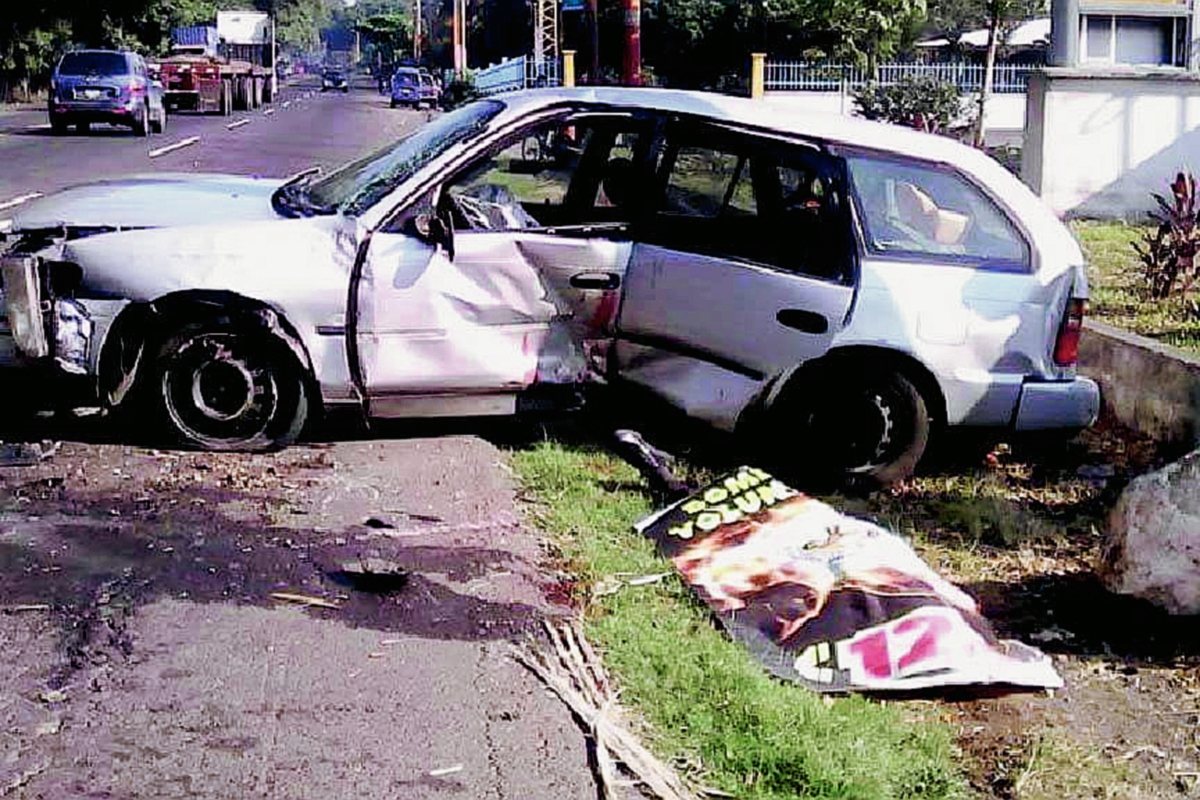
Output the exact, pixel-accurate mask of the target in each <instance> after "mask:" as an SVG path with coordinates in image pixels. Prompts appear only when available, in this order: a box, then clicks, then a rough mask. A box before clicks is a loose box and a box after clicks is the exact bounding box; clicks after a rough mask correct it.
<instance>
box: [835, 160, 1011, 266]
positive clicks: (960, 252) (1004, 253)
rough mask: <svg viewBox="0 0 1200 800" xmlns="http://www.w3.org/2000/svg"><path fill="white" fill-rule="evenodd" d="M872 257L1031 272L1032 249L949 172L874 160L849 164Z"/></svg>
mask: <svg viewBox="0 0 1200 800" xmlns="http://www.w3.org/2000/svg"><path fill="white" fill-rule="evenodd" d="M847 163H848V164H849V166H850V173H851V175H852V178H853V182H854V189H855V192H856V194H857V198H858V204H859V208H860V217H861V219H862V223H863V233H864V236H865V239H866V245H867V249H868V250H869V251H871V252H872V253H875V254H878V255H885V256H897V257H905V258H916V259H920V260H924V259H928V258H933V259H935V260H938V261H946V262H950V263H961V264H964V265H978V266H983V267H986V268H990V269H999V270H1005V271H1007V270H1020V271H1024V270H1026V269H1028V267H1029V245H1028V243H1027V242H1026V241H1025V238H1024V237H1023V236H1022V235H1021V233H1020V231H1019V230H1017V228H1016V226H1015V225H1014V224H1013V223H1012V221H1011V220H1010V219H1009V218H1008V216H1007V215H1006V214H1005V213H1004V212H1003V211H1002V210H1001V209H1000V208H999V206H997V205H996V203H994V202H993V201H992V200H991V198H989V197H987V196H986V195H984V194H983V192H982V191H980V190H979V189H978V188H977V187H976V186H975V185H974V184H972V183H970V182H969V181H968V180H966V179H965V178H963V177H962V176H961V175H959V174H958V173H956V172H954V171H952V170H950V169H947V168H943V167H937V166H934V165H923V164H918V163H916V162H910V161H900V160H896V159H888V158H875V157H869V156H857V155H855V156H850V157H849V158H848V159H847Z"/></svg>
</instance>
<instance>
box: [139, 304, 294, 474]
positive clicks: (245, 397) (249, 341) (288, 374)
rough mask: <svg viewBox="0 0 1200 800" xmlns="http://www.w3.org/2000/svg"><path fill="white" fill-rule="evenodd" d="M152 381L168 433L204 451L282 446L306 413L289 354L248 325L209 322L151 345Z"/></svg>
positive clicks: (292, 435)
mask: <svg viewBox="0 0 1200 800" xmlns="http://www.w3.org/2000/svg"><path fill="white" fill-rule="evenodd" d="M153 386H154V388H155V390H156V392H155V393H156V394H157V397H156V398H155V399H156V400H157V405H158V408H159V410H160V412H161V417H162V422H163V423H164V424H165V426H166V428H167V431H168V432H169V433H170V434H172V435H173V436H174V438H175V439H177V440H178V441H179V442H180V443H181V444H184V445H186V446H190V447H199V448H202V449H205V450H246V451H264V450H273V449H277V448H280V447H286V446H287V445H289V444H291V443H292V442H294V441H295V440H296V439H297V438H298V437H299V435H300V433H301V431H302V430H303V428H304V423H305V420H306V418H307V416H308V394H307V388H306V386H305V381H304V375H303V373H302V370H301V367H300V365H299V364H298V363H297V361H296V358H295V356H294V355H293V354H292V353H291V352H290V351H289V350H288V349H287V347H286V346H284V345H283V344H282V343H281V342H280V341H279V340H278V339H276V338H275V337H274V336H272V335H270V334H268V333H265V332H262V331H257V330H254V329H252V328H239V327H230V326H226V325H222V324H219V323H212V324H209V325H205V324H200V325H194V326H189V327H188V328H186V329H184V330H182V331H180V332H178V333H177V334H175V335H174V336H172V337H170V338H169V339H168V340H167V341H166V342H165V343H164V344H163V346H162V347H161V348H160V349H159V351H158V358H157V360H156V369H155V380H154V382H153Z"/></svg>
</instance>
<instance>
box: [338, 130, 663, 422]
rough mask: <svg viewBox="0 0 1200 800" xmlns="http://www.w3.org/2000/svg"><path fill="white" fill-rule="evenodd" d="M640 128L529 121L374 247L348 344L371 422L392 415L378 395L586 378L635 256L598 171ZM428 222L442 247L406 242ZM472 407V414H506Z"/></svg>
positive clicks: (497, 390) (482, 391)
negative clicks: (441, 226)
mask: <svg viewBox="0 0 1200 800" xmlns="http://www.w3.org/2000/svg"><path fill="white" fill-rule="evenodd" d="M639 124H640V123H635V122H632V121H628V122H624V123H623V122H622V121H620V120H611V119H607V118H593V119H582V118H559V119H555V120H552V121H549V122H544V123H539V124H538V125H537V126H535V127H533V128H530V129H527V130H524V131H522V132H520V133H519V134H516V135H514V136H512V137H510V138H508V139H506V140H505V141H503V142H501V143H499V144H498V145H497V146H496V147H494V148H491V149H489V151H488V152H487V153H485V154H484V155H482V156H481V157H480V158H479V159H477V160H475V161H474V162H472V163H471V164H470V165H469V166H467V167H466V168H464V169H463V170H460V171H459V172H458V173H457V174H456V175H454V176H450V177H449V178H448V179H447V181H446V182H445V183H443V184H442V185H441V186H440V187H439V188H438V190H437V191H436V192H435V193H434V195H432V196H430V197H428V198H426V199H425V200H424V201H422V202H419V203H418V204H416V206H414V207H413V208H411V209H409V210H408V211H406V212H405V213H403V214H401V215H399V216H398V217H397V218H396V220H394V221H393V222H392V223H391V224H389V225H387V226H385V227H384V229H382V230H381V231H378V232H376V233H375V234H374V235H373V236H372V237H371V240H370V242H369V244H368V249H367V253H366V256H365V261H364V265H363V271H362V279H361V281H360V282H359V286H358V293H357V298H356V301H357V304H358V310H357V320H358V322H357V334H356V346H357V352H358V362H359V364H358V366H359V370H360V373H361V377H362V381H361V384H362V386H363V387H364V388H365V391H366V393H367V395H368V399H369V400H371V402H372V410H373V413H386V412H384V411H381V409H385V408H386V407H389V406H392V407H395V406H396V404H394V403H393V404H389V403H384V402H379V401H380V400H382V399H383V398H388V397H396V396H401V395H414V394H425V395H442V396H456V395H468V394H471V395H489V394H490V395H497V396H500V395H513V394H515V393H517V392H519V391H521V390H523V389H525V388H528V387H529V386H531V385H532V384H534V383H538V382H542V383H546V382H550V383H574V382H577V381H579V380H582V379H584V377H585V376H586V374H587V369H588V364H589V353H590V352H591V351H592V349H593V347H594V346H596V345H599V344H602V343H604V342H606V341H607V340H609V339H610V338H611V336H612V333H613V322H614V319H615V315H616V310H617V304H618V298H619V291H620V286H621V280H622V276H623V275H624V271H625V265H626V263H627V262H628V260H629V255H630V252H631V250H632V244H631V242H630V240H629V238H628V225H629V223H628V219H627V218H626V215H625V212H624V210H623V209H621V208H620V207H618V206H617V205H616V204H615V203H613V201H612V200H611V199H610V198H609V197H608V195H606V194H605V193H604V189H603V184H604V170H605V168H606V167H607V166H608V162H609V160H611V159H614V158H615V159H620V158H621V153H622V152H623V151H622V148H625V149H629V148H631V147H634V146H636V144H637V142H636V139H637V130H638V125H639ZM623 125H624V127H622V126H623ZM610 188H611V187H610ZM613 191H614V192H616V191H617V190H616V189H613ZM422 206H423V208H422ZM430 216H434V217H435V218H437V219H439V220H444V221H445V223H446V224H447V225H448V226H449V227H452V228H453V235H452V238H451V239H450V241H448V242H447V243H446V244H447V245H448V246H435V245H433V244H429V243H427V242H428V239H426V241H422V239H421V237H420V236H419V235H413V233H414V231H416V230H418V229H419V228H421V227H426V226H428V224H429V223H428V219H429V217H430ZM598 358H599V356H598ZM450 405H452V406H454V407H455V408H463V407H464V405H463V403H462V402H456V403H452V404H450ZM476 405H477V406H478V407H477V408H475V409H473V410H472V411H471V412H470V413H484V410H485V409H492V410H494V411H502V410H504V409H505V408H507V406H506V405H505V404H504V403H502V402H496V403H492V404H490V405H489V404H487V403H484V402H480V403H478V404H476ZM407 406H408V407H409V408H411V406H412V404H411V403H410V404H407ZM406 413H407V412H406Z"/></svg>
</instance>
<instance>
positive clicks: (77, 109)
mask: <svg viewBox="0 0 1200 800" xmlns="http://www.w3.org/2000/svg"><path fill="white" fill-rule="evenodd" d="M48 111H49V114H50V130H51V132H52V133H55V134H62V133H65V132H66V130H67V127H68V126H70V125H74V126H75V128H76V130H78V131H79V132H80V133H83V132H85V131H87V130H88V127H89V126H90V125H91V124H92V123H93V122H106V123H108V124H109V125H120V126H124V127H128V128H130V129H131V130H132V131H133V133H134V135H136V136H145V135H146V134H147V133H148V132H150V131H153V132H154V133H162V132H163V130H164V129H165V128H166V125H167V111H166V108H165V107H164V105H163V88H162V84H161V83H159V82H158V81H156V80H154V79H153V77H152V76H151V74H150V70H149V68H148V67H147V66H146V62H145V61H143V60H142V57H141V56H139V55H138V54H137V53H131V52H128V51H119V50H76V51H74V52H71V53H67V54H66V55H64V56H63V57H62V60H61V61H59V62H58V67H57V68H56V69H55V70H54V75H53V77H51V79H50V100H49V104H48Z"/></svg>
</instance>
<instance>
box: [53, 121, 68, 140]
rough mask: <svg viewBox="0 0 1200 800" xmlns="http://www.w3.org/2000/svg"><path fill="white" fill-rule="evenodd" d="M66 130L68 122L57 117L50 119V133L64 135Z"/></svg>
mask: <svg viewBox="0 0 1200 800" xmlns="http://www.w3.org/2000/svg"><path fill="white" fill-rule="evenodd" d="M66 132H67V123H65V122H63V121H62V120H57V119H53V118H51V120H50V133H51V134H52V135H54V136H62V135H63V134H65V133H66Z"/></svg>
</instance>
